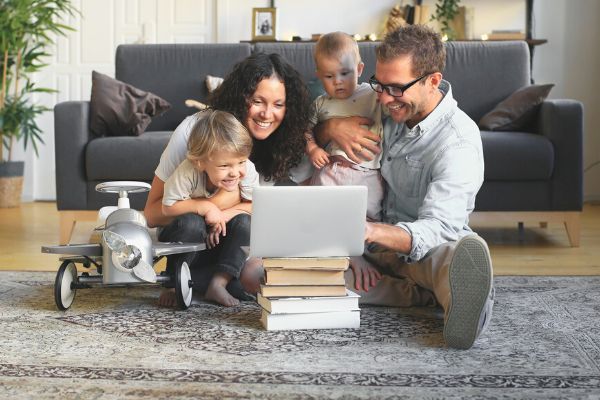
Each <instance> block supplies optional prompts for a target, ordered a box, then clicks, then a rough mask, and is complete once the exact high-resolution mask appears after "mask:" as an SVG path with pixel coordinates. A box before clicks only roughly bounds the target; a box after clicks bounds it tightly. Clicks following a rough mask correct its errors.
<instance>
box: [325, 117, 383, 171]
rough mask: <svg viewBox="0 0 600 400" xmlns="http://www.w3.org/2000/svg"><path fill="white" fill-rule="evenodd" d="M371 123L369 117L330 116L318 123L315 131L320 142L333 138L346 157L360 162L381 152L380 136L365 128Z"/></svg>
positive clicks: (368, 159)
mask: <svg viewBox="0 0 600 400" xmlns="http://www.w3.org/2000/svg"><path fill="white" fill-rule="evenodd" d="M372 124H373V121H372V120H371V119H369V118H363V117H346V118H331V119H328V120H327V121H323V122H322V123H319V125H317V127H316V129H315V131H316V135H317V139H318V141H319V142H320V143H321V144H322V143H327V142H329V141H331V140H333V141H334V142H336V143H337V145H338V146H339V147H340V148H341V149H342V150H343V151H344V153H346V155H347V156H348V158H350V159H351V160H352V161H354V162H355V163H358V164H360V163H362V162H364V161H370V160H372V159H373V157H374V156H375V154H379V153H380V152H381V149H380V146H379V141H380V140H381V138H380V137H379V136H378V135H376V134H375V133H373V132H371V131H370V130H368V129H367V128H365V126H370V125H372Z"/></svg>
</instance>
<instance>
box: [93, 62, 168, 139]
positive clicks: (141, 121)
mask: <svg viewBox="0 0 600 400" xmlns="http://www.w3.org/2000/svg"><path fill="white" fill-rule="evenodd" d="M169 108H171V104H169V102H167V101H166V100H164V99H162V98H160V97H158V96H157V95H155V94H153V93H150V92H145V91H143V90H140V89H138V88H135V87H133V86H131V85H128V84H126V83H124V82H121V81H118V80H116V79H113V78H111V77H110V76H107V75H104V74H101V73H99V72H96V71H92V96H91V99H90V130H91V131H92V133H93V134H94V135H96V136H135V135H140V134H141V133H142V132H144V130H145V129H146V128H147V127H148V125H150V122H151V121H152V117H154V116H157V115H160V114H162V113H163V112H165V111H166V110H168V109H169Z"/></svg>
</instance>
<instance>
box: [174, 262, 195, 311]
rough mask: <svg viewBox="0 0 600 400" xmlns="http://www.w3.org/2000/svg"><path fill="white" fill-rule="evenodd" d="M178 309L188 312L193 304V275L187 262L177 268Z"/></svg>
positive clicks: (176, 291)
mask: <svg viewBox="0 0 600 400" xmlns="http://www.w3.org/2000/svg"><path fill="white" fill-rule="evenodd" d="M175 294H176V296H175V297H176V299H177V308H179V309H180V310H186V309H187V308H188V307H189V306H190V304H192V274H191V273H190V268H189V267H188V265H187V263H186V262H183V263H181V264H179V265H177V266H176V267H175Z"/></svg>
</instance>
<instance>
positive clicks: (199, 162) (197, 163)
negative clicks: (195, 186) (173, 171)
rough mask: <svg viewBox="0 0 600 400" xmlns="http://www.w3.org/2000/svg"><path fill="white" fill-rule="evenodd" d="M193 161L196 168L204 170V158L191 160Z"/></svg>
mask: <svg viewBox="0 0 600 400" xmlns="http://www.w3.org/2000/svg"><path fill="white" fill-rule="evenodd" d="M191 161H192V165H194V168H196V169H197V170H198V171H204V169H205V168H204V163H203V162H202V160H191Z"/></svg>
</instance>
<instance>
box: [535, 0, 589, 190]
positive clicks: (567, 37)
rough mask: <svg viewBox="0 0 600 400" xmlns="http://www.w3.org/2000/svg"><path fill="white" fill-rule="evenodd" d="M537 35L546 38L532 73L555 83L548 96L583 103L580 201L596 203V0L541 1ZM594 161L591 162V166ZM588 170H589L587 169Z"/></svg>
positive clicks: (537, 6)
mask: <svg viewBox="0 0 600 400" xmlns="http://www.w3.org/2000/svg"><path fill="white" fill-rule="evenodd" d="M534 12H535V16H536V18H535V25H534V30H535V34H536V36H538V37H544V38H547V39H548V43H547V44H545V45H543V46H539V47H538V48H537V50H536V53H535V59H534V63H533V77H534V78H535V80H536V82H539V83H555V84H556V86H555V87H554V88H553V89H552V92H550V97H552V98H570V99H577V100H579V101H581V102H583V104H584V129H585V131H584V135H585V137H584V162H583V165H584V169H586V171H585V172H584V199H585V200H586V201H593V202H598V201H600V164H596V163H597V162H598V161H599V160H600V75H599V74H598V71H600V51H599V47H598V39H597V38H598V37H600V24H598V17H599V16H600V2H599V1H597V0H577V1H567V0H544V1H539V0H538V1H537V2H536V3H535V5H534ZM592 165H594V166H592ZM588 168H589V169H588Z"/></svg>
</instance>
